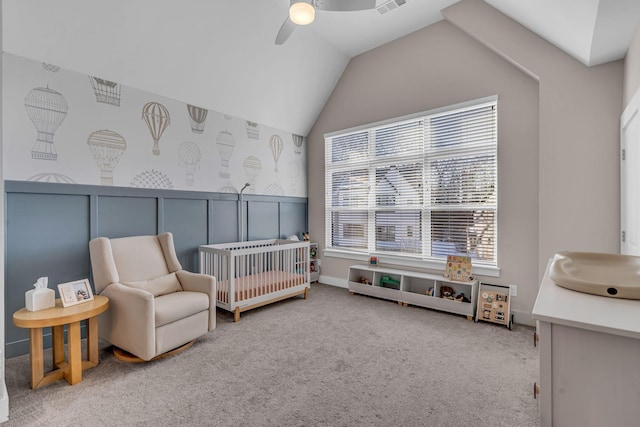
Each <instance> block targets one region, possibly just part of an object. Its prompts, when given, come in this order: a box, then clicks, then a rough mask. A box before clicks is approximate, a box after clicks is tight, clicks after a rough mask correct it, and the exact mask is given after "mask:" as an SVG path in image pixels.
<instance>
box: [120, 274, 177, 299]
mask: <svg viewBox="0 0 640 427" xmlns="http://www.w3.org/2000/svg"><path fill="white" fill-rule="evenodd" d="M123 284H124V285H127V286H130V287H132V288H137V289H142V290H143V291H147V292H149V293H151V294H153V296H154V297H159V296H161V295H166V294H170V293H173V292H179V291H181V290H182V286H180V282H179V281H178V278H177V277H176V273H170V274H165V275H164V276H160V277H155V278H153V279H149V280H141V281H139V282H124V283H123Z"/></svg>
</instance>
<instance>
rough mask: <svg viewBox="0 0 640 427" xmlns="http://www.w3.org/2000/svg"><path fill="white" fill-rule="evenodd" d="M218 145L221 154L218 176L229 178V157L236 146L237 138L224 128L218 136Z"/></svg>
mask: <svg viewBox="0 0 640 427" xmlns="http://www.w3.org/2000/svg"><path fill="white" fill-rule="evenodd" d="M216 145H217V146H218V154H219V155H220V172H218V176H219V177H220V178H229V159H230V158H231V154H233V149H234V148H235V147H236V140H235V139H234V138H233V135H232V134H231V132H229V131H228V130H223V131H222V132H220V133H219V134H218V137H217V138H216Z"/></svg>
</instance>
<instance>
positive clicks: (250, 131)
mask: <svg viewBox="0 0 640 427" xmlns="http://www.w3.org/2000/svg"><path fill="white" fill-rule="evenodd" d="M246 127H247V137H249V138H252V139H260V126H259V125H258V124H257V123H256V122H250V121H248V120H247V121H246Z"/></svg>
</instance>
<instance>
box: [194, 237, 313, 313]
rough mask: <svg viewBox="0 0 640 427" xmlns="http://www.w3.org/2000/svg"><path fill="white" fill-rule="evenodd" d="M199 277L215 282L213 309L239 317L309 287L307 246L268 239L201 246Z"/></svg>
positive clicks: (306, 292) (300, 292) (306, 291)
mask: <svg viewBox="0 0 640 427" xmlns="http://www.w3.org/2000/svg"><path fill="white" fill-rule="evenodd" d="M199 255H200V273H205V274H210V275H212V276H215V277H216V279H217V294H218V295H217V304H216V306H217V307H220V308H222V309H225V310H227V311H231V312H233V313H234V321H236V322H237V321H239V320H240V313H241V312H243V311H247V310H251V309H252V308H256V307H260V306H263V305H265V304H270V303H272V302H276V301H280V300H283V299H285V298H290V297H293V296H295V295H300V294H304V298H305V299H307V296H308V293H309V287H310V283H311V282H310V280H309V279H310V275H309V242H297V241H291V240H281V239H270V240H254V241H251V242H233V243H223V244H217V245H202V246H200V248H199Z"/></svg>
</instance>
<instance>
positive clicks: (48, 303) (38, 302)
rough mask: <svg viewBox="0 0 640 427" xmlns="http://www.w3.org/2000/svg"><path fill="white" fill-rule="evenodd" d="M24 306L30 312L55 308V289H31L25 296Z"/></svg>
mask: <svg viewBox="0 0 640 427" xmlns="http://www.w3.org/2000/svg"><path fill="white" fill-rule="evenodd" d="M24 304H25V306H26V308H27V310H29V311H38V310H44V309H45V308H51V307H55V306H56V293H55V291H54V290H53V289H31V290H30V291H27V292H26V293H25V294H24Z"/></svg>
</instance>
